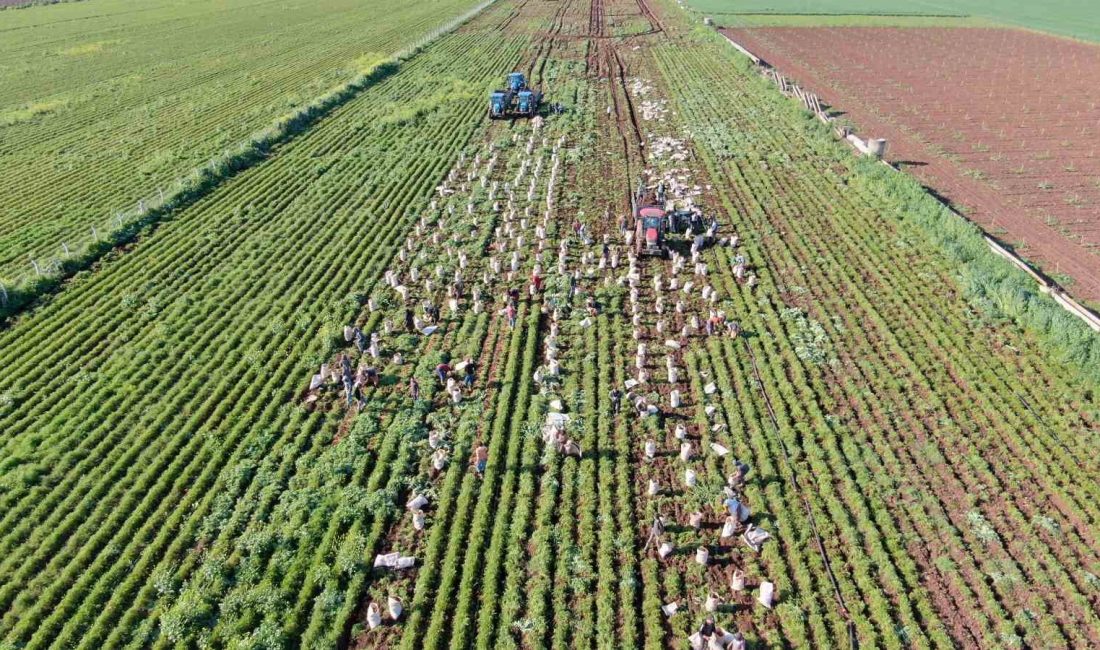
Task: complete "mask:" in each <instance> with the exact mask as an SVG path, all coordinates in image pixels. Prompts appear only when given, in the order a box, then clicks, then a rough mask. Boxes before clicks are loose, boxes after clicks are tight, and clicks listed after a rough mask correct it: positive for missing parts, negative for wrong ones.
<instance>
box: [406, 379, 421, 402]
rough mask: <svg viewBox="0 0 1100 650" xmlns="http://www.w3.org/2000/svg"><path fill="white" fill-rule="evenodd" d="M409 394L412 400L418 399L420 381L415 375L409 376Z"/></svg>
mask: <svg viewBox="0 0 1100 650" xmlns="http://www.w3.org/2000/svg"><path fill="white" fill-rule="evenodd" d="M409 396H410V397H412V399H413V401H414V402H415V401H416V400H418V399H420V382H418V381H416V377H409Z"/></svg>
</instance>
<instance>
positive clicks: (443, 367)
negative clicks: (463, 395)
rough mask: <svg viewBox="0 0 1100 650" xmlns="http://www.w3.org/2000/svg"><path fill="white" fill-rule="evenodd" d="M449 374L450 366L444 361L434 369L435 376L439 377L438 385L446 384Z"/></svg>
mask: <svg viewBox="0 0 1100 650" xmlns="http://www.w3.org/2000/svg"><path fill="white" fill-rule="evenodd" d="M449 374H451V365H450V364H449V363H447V362H446V361H444V362H443V363H441V364H439V365H437V366H436V367H435V376H436V377H439V383H440V384H446V383H447V375H449Z"/></svg>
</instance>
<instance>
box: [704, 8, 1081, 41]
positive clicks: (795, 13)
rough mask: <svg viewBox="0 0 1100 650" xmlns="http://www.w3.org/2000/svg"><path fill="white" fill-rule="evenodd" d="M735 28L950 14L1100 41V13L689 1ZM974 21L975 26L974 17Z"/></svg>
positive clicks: (916, 21)
mask: <svg viewBox="0 0 1100 650" xmlns="http://www.w3.org/2000/svg"><path fill="white" fill-rule="evenodd" d="M687 2H688V4H690V6H691V7H693V8H695V9H697V10H699V11H700V12H703V13H705V14H709V15H714V16H716V17H719V18H720V19H721V20H720V22H722V23H723V24H727V25H731V26H734V25H736V26H751V25H807V26H812V25H818V24H858V25H865V24H866V25H880V24H912V25H924V26H939V25H950V24H957V23H958V21H957V20H956V21H950V20H947V18H950V17H968V18H972V19H979V20H980V21H982V22H993V23H1001V24H1005V25H1011V26H1014V27H1025V28H1028V29H1038V30H1042V31H1048V32H1052V33H1054V34H1062V35H1064V36H1072V37H1074V38H1080V39H1084V40H1090V41H1100V12H1098V11H1096V5H1095V3H1093V2H1091V1H1090V0H1051V1H1049V2H1031V1H1030V0H957V1H953V2H946V1H944V0H904V1H902V0H687ZM915 17H923V18H915ZM968 24H974V23H973V22H972V21H968Z"/></svg>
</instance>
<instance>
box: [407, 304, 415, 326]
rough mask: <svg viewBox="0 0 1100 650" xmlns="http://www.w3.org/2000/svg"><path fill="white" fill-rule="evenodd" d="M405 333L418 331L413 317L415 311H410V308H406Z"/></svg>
mask: <svg viewBox="0 0 1100 650" xmlns="http://www.w3.org/2000/svg"><path fill="white" fill-rule="evenodd" d="M405 331H406V332H415V331H416V322H415V316H414V315H413V310H411V309H409V308H408V307H406V308H405Z"/></svg>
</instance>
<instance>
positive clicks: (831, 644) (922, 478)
mask: <svg viewBox="0 0 1100 650" xmlns="http://www.w3.org/2000/svg"><path fill="white" fill-rule="evenodd" d="M99 1H100V0H86V2H85V3H83V4H87V5H88V6H91V5H92V4H93V3H95V2H99ZM120 1H121V0H120ZM695 18H696V17H695V16H694V14H691V13H688V12H686V11H684V10H683V9H682V8H681V7H679V6H678V5H677V4H676V3H673V2H671V1H666V0H559V1H547V0H497V1H496V2H494V3H491V4H488V5H486V6H484V7H481V8H480V10H479V11H477V12H476V14H475V15H473V16H472V17H470V18H469V20H466V21H464V22H462V23H461V24H460V25H458V26H456V27H455V28H454V29H453V30H448V31H447V32H446V33H444V34H441V35H439V36H437V37H436V38H434V39H433V40H432V41H431V42H430V43H427V44H426V45H424V47H422V48H421V49H419V50H418V51H417V52H416V53H415V54H413V55H410V56H408V57H404V58H403V59H402V60H400V61H397V62H393V63H391V64H389V65H387V67H386V68H385V70H384V74H379V75H376V76H375V77H373V78H372V79H371V80H370V83H364V84H356V85H354V86H353V87H350V88H349V89H347V91H346V92H344V93H341V94H340V95H339V97H338V98H335V99H333V100H332V101H331V102H330V103H329V104H328V107H327V109H326V110H325V111H324V113H323V114H322V115H319V116H317V117H316V119H311V120H310V121H309V122H308V123H306V124H304V125H303V126H302V127H301V129H300V131H298V132H297V133H296V134H295V135H294V137H292V138H288V139H287V140H286V141H284V142H281V143H280V144H279V146H277V147H273V148H272V150H271V151H269V152H267V155H265V157H264V158H263V160H260V161H256V162H255V163H254V164H250V165H249V166H248V167H247V168H245V169H242V170H240V171H239V172H237V173H235V174H232V175H230V176H226V177H224V178H219V179H217V181H216V182H213V181H212V182H211V183H209V184H208V185H207V186H205V187H204V189H203V191H202V192H197V193H196V195H195V196H194V197H193V198H192V200H190V201H188V202H187V204H185V205H180V206H177V207H174V208H173V209H171V210H170V211H168V212H167V213H166V215H165V218H163V219H162V220H161V221H160V223H159V224H158V225H157V226H156V227H155V228H152V229H150V230H148V232H145V233H144V234H143V235H142V236H141V237H140V238H138V239H136V240H135V241H133V242H131V243H130V244H129V245H127V246H125V247H116V248H113V249H111V250H110V251H109V252H108V253H107V254H106V255H104V256H103V257H102V258H101V260H100V262H99V263H98V264H96V265H95V266H93V267H92V268H90V269H88V270H87V271H84V272H81V273H78V274H76V275H75V276H74V277H73V278H72V279H71V280H70V281H68V282H67V283H65V284H63V285H60V286H58V287H55V288H53V289H51V290H50V293H49V295H48V297H47V298H45V299H43V300H41V301H39V302H38V303H36V304H33V305H30V306H28V307H26V308H25V309H22V310H20V311H19V312H18V313H16V314H15V315H14V316H13V317H12V318H10V319H9V320H8V321H7V322H6V323H5V324H4V328H3V329H2V330H0V350H3V351H4V354H5V359H8V360H10V362H9V363H7V365H6V367H5V370H6V371H5V372H4V373H0V431H2V432H3V435H2V436H0V550H2V552H0V648H4V649H7V648H46V647H74V648H89V649H91V648H97V649H98V648H176V647H179V648H191V647H234V648H316V649H328V648H402V649H409V650H412V649H414V648H415V649H420V648H431V649H434V648H479V649H482V648H484V649H489V648H517V649H519V648H523V649H528V648H532V649H533V648H554V649H555V650H557V649H564V648H580V647H599V648H636V647H637V648H646V649H647V650H650V649H652V650H657V649H659V648H666V647H675V648H685V647H694V645H693V644H696V643H697V642H698V641H700V640H701V639H700V636H699V634H700V632H699V631H700V628H701V626H702V624H703V622H704V620H705V619H706V618H707V617H708V616H710V617H713V619H714V622H715V624H716V626H717V627H718V628H720V631H718V632H716V633H715V634H714V638H715V640H717V639H718V638H719V637H720V636H725V637H726V641H729V642H730V643H732V645H730V646H728V647H733V648H737V647H752V648H764V647H768V648H771V647H776V648H784V647H797V648H811V647H813V648H835V647H854V646H858V647H865V648H880V647H881V648H904V647H920V648H954V647H964V648H989V647H1044V648H1045V647H1088V646H1091V645H1096V644H1100V636H1098V635H1100V543H1098V537H1097V534H1098V525H1100V524H1098V522H1100V505H1097V504H1098V503H1100V499H1097V497H1098V496H1100V484H1098V483H1097V482H1096V480H1095V479H1094V477H1095V476H1097V475H1098V470H1100V466H1098V461H1097V459H1096V456H1095V453H1094V449H1095V448H1096V445H1097V443H1098V442H1100V394H1097V391H1096V388H1097V386H1098V385H1100V371H1098V370H1097V369H1098V368H1100V342H1098V340H1097V337H1096V336H1095V335H1094V333H1093V332H1091V330H1088V329H1087V328H1086V326H1085V325H1084V324H1083V323H1081V322H1080V321H1077V320H1075V319H1073V318H1072V317H1070V316H1069V315H1067V314H1066V313H1065V312H1064V311H1062V310H1061V309H1060V308H1059V307H1058V306H1057V305H1056V304H1055V303H1054V302H1053V300H1052V299H1051V298H1050V297H1049V296H1046V295H1044V294H1042V293H1041V292H1040V291H1039V290H1038V289H1037V288H1036V287H1035V286H1034V285H1033V284H1032V283H1031V281H1030V279H1029V278H1028V277H1027V276H1026V275H1024V274H1023V273H1022V272H1019V271H1016V270H1015V269H1013V267H1011V266H1009V265H1008V264H1007V263H1005V262H1004V261H1003V260H1000V259H999V258H996V257H995V256H993V254H992V253H990V251H989V250H988V248H987V247H986V245H985V243H984V241H983V240H982V239H981V237H980V234H979V232H978V231H977V229H976V228H974V227H973V226H972V225H970V224H968V223H966V222H965V221H963V220H961V219H958V218H956V217H955V216H954V215H952V214H950V213H949V212H948V211H947V210H946V209H944V208H943V207H942V206H941V205H940V204H939V203H938V202H937V201H936V200H935V199H934V198H933V197H931V196H929V195H928V194H927V193H926V192H925V191H924V190H923V188H922V187H921V186H920V185H919V184H918V183H916V182H915V181H913V180H912V179H910V178H908V177H907V176H905V175H901V174H896V173H895V172H891V171H888V170H886V169H885V168H884V167H883V166H882V165H879V164H875V163H873V162H871V161H870V160H868V159H866V158H857V157H855V156H853V155H852V153H851V151H850V150H849V149H848V148H847V147H845V146H843V145H842V144H840V143H839V142H837V141H836V140H835V138H834V137H833V135H832V133H831V132H830V131H829V130H828V129H826V128H825V127H824V126H823V125H821V124H820V123H819V122H817V121H816V120H814V119H813V118H812V117H811V116H810V115H809V114H808V113H806V112H805V111H803V110H802V109H801V108H800V107H799V106H798V105H796V104H795V103H794V102H792V101H791V100H790V99H788V98H786V97H784V96H782V95H781V94H779V92H778V91H777V90H776V89H775V88H774V87H773V86H771V85H770V84H769V82H768V81H767V80H765V79H764V78H762V77H761V76H760V75H759V74H758V73H757V72H756V71H755V70H754V69H753V68H751V67H750V66H749V65H748V63H747V61H746V60H745V59H744V58H743V57H742V56H741V55H740V54H739V53H738V52H736V51H735V50H734V49H733V48H731V47H730V46H729V44H728V43H727V42H726V41H725V40H724V38H723V37H722V36H721V35H720V34H719V33H717V32H716V31H714V30H710V29H703V28H702V27H701V25H699V24H698V22H697V21H696V19H695ZM380 22H383V23H384V22H385V21H380ZM513 71H520V72H523V73H524V74H525V75H526V77H527V78H528V79H529V81H530V84H531V85H532V86H534V87H536V88H540V89H542V90H543V91H544V92H545V93H546V102H545V106H544V109H543V110H542V112H541V114H540V115H538V116H537V117H535V118H533V119H505V120H490V119H488V116H487V107H486V104H487V102H486V96H487V93H488V92H489V91H490V90H491V89H493V88H496V87H499V86H500V84H501V83H502V80H503V79H504V77H505V75H506V74H507V73H510V72H513ZM639 184H640V185H642V186H643V187H644V188H646V191H652V192H657V191H660V192H664V193H665V198H666V199H667V200H668V201H669V202H671V203H672V204H673V205H675V206H677V207H678V208H682V209H684V210H687V211H690V210H691V209H692V208H694V209H697V210H698V212H699V214H701V215H703V217H704V219H703V221H704V224H703V225H704V227H705V228H706V229H707V230H706V231H705V232H706V233H707V234H706V235H705V236H704V235H700V240H698V242H697V241H696V240H695V238H694V237H693V236H690V235H689V236H684V235H681V234H680V233H679V232H677V233H668V234H667V239H666V245H667V254H666V255H660V256H648V255H639V254H637V252H636V251H637V250H638V249H637V248H636V247H635V246H636V244H637V241H636V240H635V234H634V233H635V231H634V227H633V223H632V215H631V210H632V199H633V198H634V192H635V188H636V187H637V186H638V185H639ZM658 188H660V189H659V190H658ZM712 219H713V221H714V224H713V225H711V220H712ZM693 246H695V247H696V249H695V250H694V251H693V250H692V248H693ZM479 461H480V462H479ZM739 474H740V477H739ZM730 499H733V500H734V501H733V502H732V503H731V502H730V501H729V500H730ZM749 526H751V527H752V529H753V530H754V531H755V532H750V531H749V529H748V528H747V527H749ZM760 531H763V532H765V533H767V537H766V539H762V538H761V537H759V535H760ZM750 541H752V542H754V543H757V542H758V546H757V547H755V548H754V547H753V546H752V545H751V544H749V542H750ZM742 642H743V643H744V644H743V645H740V646H739V644H742Z"/></svg>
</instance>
